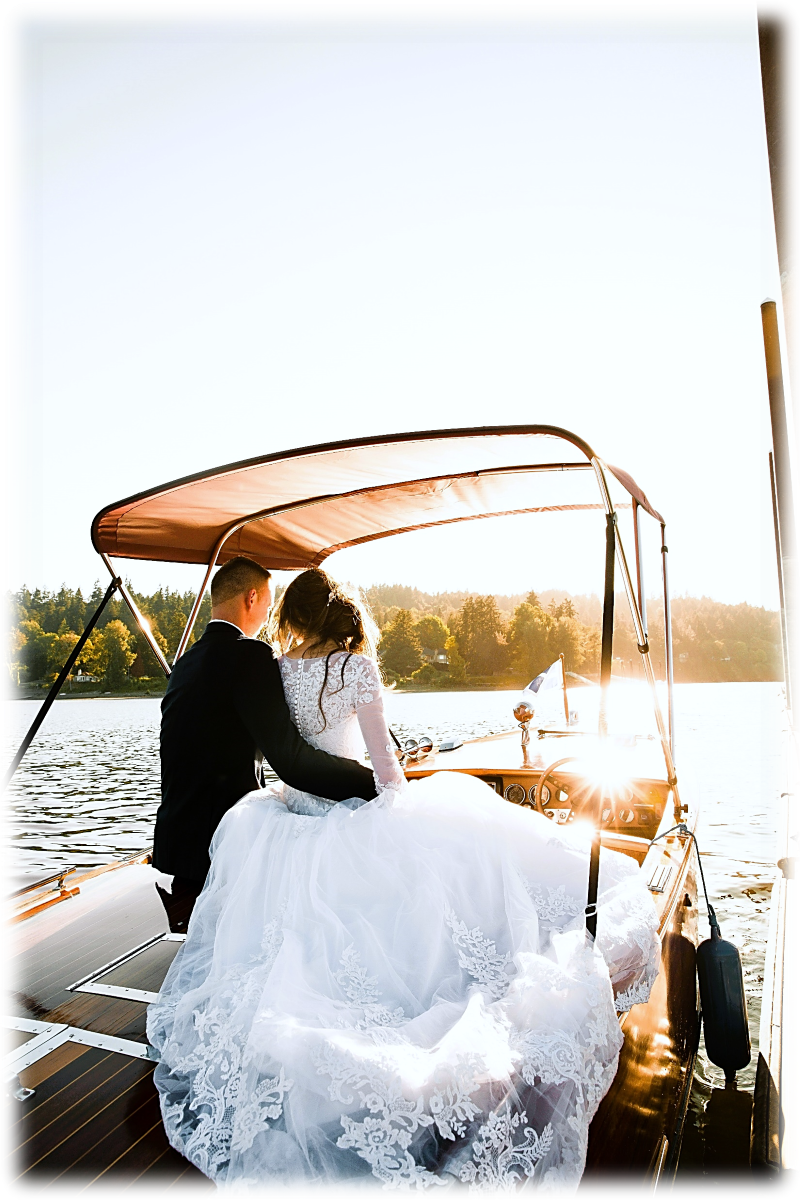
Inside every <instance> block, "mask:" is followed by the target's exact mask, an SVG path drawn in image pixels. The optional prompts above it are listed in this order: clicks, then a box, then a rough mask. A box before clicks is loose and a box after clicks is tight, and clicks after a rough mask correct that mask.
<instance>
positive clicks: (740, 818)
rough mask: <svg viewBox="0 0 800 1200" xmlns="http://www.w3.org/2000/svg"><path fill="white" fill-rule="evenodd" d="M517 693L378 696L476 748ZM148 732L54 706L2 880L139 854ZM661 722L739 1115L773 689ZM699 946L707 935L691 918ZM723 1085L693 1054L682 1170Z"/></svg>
mask: <svg viewBox="0 0 800 1200" xmlns="http://www.w3.org/2000/svg"><path fill="white" fill-rule="evenodd" d="M612 693H613V703H612V705H611V712H610V725H611V729H612V732H613V731H614V730H617V731H619V732H628V731H631V730H633V729H635V730H636V731H638V732H641V731H644V732H648V731H652V729H653V726H652V722H651V720H650V717H649V701H648V697H647V694H646V692H645V690H644V688H643V687H642V685H639V684H634V683H629V684H619V685H615V687H614V688H613V689H612ZM517 694H518V693H517V692H505V691H501V692H485V691H481V692H436V693H405V694H403V693H400V694H390V695H389V696H388V697H387V710H388V714H389V719H390V721H391V723H392V726H393V728H394V729H395V731H396V732H397V734H398V736H400V737H401V738H402V737H404V736H405V737H419V736H420V735H422V734H425V733H427V734H430V735H431V736H432V737H433V738H434V739H435V740H438V739H440V738H442V737H444V736H446V735H452V734H455V735H458V736H459V737H461V738H469V737H480V736H484V735H486V734H490V733H500V732H503V731H506V730H511V729H514V728H515V727H516V726H515V722H514V719H513V716H512V715H511V707H512V701H513V699H514V697H516V696H517ZM597 702H598V695H597V689H595V688H585V689H576V690H575V691H574V692H572V693H571V701H570V703H571V706H572V707H575V708H577V709H578V711H579V714H580V716H581V724H584V723H585V724H586V726H587V727H592V725H593V724H594V723H595V722H596V713H597ZM37 708H38V703H37V702H35V701H8V702H6V714H5V715H6V730H7V744H6V756H7V757H10V755H11V753H12V752H13V749H14V748H15V747H16V745H17V744H18V743H19V741H20V739H21V737H22V735H23V733H24V732H25V730H26V729H27V728H28V726H29V724H30V722H31V721H32V719H33V716H34V714H35V713H36V711H37ZM158 723H159V700H158V699H157V698H154V699H131V700H125V699H119V700H118V699H102V698H98V699H85V700H72V701H70V700H63V701H60V702H59V703H57V704H56V705H55V706H54V708H53V710H52V711H51V713H50V714H49V716H48V718H47V720H46V722H45V725H44V726H43V728H42V729H41V730H40V732H39V735H38V737H37V739H36V741H35V742H34V743H33V745H32V746H31V748H30V750H29V751H28V753H27V755H26V757H25V759H24V760H23V763H22V765H21V766H20V768H19V769H18V771H17V774H16V776H15V778H14V781H13V783H12V785H11V788H10V789H9V799H10V808H11V811H10V822H9V826H10V830H9V832H10V841H11V855H10V857H11V865H12V871H13V872H14V874H15V875H23V874H31V875H33V876H36V875H40V874H44V873H49V872H51V871H52V870H53V869H55V868H56V867H61V866H64V865H66V864H73V865H75V866H77V867H83V868H88V867H93V866H97V865H99V864H100V863H104V862H108V861H109V860H110V859H112V858H124V857H126V856H127V855H130V854H133V853H134V852H136V851H137V850H140V849H144V848H145V847H147V846H149V844H150V843H151V840H152V829H153V820H154V817H155V811H156V808H157V806H158V799H159V777H158ZM675 724H676V761H677V766H678V775H679V778H680V784H681V791H682V796H683V799H684V801H688V802H689V804H690V805H691V807H692V808H694V807H696V806H697V805H699V808H700V820H699V824H698V829H697V836H698V840H699V842H700V846H701V848H702V850H703V853H704V857H703V865H704V870H705V874H706V880H707V883H708V888H709V898H710V900H711V903H712V905H713V906H714V908H715V909H716V912H717V915H718V917H719V920H720V924H721V927H722V934H723V937H725V938H726V939H727V940H728V941H731V942H733V943H734V944H735V945H736V946H738V947H739V949H740V951H741V953H742V961H743V967H744V976H745V987H746V991H747V997H748V1006H749V1017H750V1027H751V1038H752V1040H753V1048H754V1054H753V1059H752V1062H751V1066H750V1067H749V1068H748V1069H747V1070H745V1071H742V1072H740V1073H739V1089H740V1101H739V1102H737V1103H739V1106H740V1108H741V1107H742V1104H746V1103H747V1102H748V1100H747V1097H746V1091H747V1089H750V1090H752V1087H753V1083H754V1079H755V1062H756V1051H757V1046H758V1023H759V1017H760V1008H761V984H762V982H763V964H764V944H765V941H766V937H767V924H768V908H769V901H770V894H771V888H772V883H773V880H774V878H775V867H774V865H773V864H774V859H775V836H776V827H777V815H778V806H779V796H780V792H781V790H782V768H781V763H782V759H781V754H782V730H783V729H784V725H785V718H784V714H783V688H782V686H781V685H780V684H776V683H708V684H703V683H698V684H679V685H677V687H676V689H675ZM595 727H596V725H595ZM701 936H702V937H705V936H707V924H706V922H705V919H703V920H702V921H701ZM723 1086H724V1078H723V1075H722V1072H721V1071H719V1070H718V1069H717V1068H716V1067H714V1066H713V1064H711V1063H710V1062H709V1061H708V1059H707V1058H706V1057H705V1054H704V1053H703V1049H702V1043H701V1052H700V1055H699V1056H698V1063H697V1070H696V1078H695V1085H694V1089H693V1093H692V1100H691V1105H690V1123H689V1129H688V1131H687V1138H686V1143H685V1147H686V1148H685V1152H684V1159H683V1160H682V1162H683V1161H684V1160H685V1161H686V1163H687V1164H688V1166H690V1167H692V1168H693V1169H696V1170H702V1169H703V1166H704V1164H705V1167H706V1169H708V1166H709V1163H710V1162H711V1161H712V1159H713V1157H714V1155H713V1153H712V1149H711V1148H710V1147H711V1144H712V1141H713V1138H715V1137H716V1138H717V1139H719V1138H720V1137H721V1138H722V1141H723V1143H726V1144H727V1145H728V1146H730V1144H731V1140H732V1137H731V1135H732V1133H733V1132H734V1128H733V1125H732V1124H731V1121H732V1120H733V1118H732V1117H731V1116H730V1114H728V1115H727V1116H726V1115H725V1112H723V1115H722V1125H721V1127H714V1126H713V1120H712V1117H713V1115H714V1106H715V1104H716V1105H717V1108H720V1106H721V1105H723V1103H729V1102H733V1101H732V1098H731V1097H730V1095H729V1096H728V1097H727V1099H726V1098H725V1097H723V1096H722V1094H721V1093H722V1088H723ZM718 1101H719V1103H718ZM729 1108H730V1104H729ZM720 1111H722V1109H721V1108H720ZM726 1111H727V1110H726ZM715 1119H716V1118H715ZM736 1120H737V1121H741V1113H739V1114H738V1116H736ZM720 1128H721V1133H720ZM727 1152H729V1151H727ZM724 1153H726V1151H723V1154H724Z"/></svg>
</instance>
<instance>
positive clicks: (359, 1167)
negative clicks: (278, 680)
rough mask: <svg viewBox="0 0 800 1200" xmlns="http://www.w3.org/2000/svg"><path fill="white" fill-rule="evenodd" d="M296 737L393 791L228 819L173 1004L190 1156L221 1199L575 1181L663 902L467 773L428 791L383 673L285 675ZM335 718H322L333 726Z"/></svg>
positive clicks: (353, 661)
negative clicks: (339, 1189)
mask: <svg viewBox="0 0 800 1200" xmlns="http://www.w3.org/2000/svg"><path fill="white" fill-rule="evenodd" d="M280 667H281V672H282V676H283V682H284V689H285V691H286V695H287V698H288V701H289V704H290V708H291V712H292V716H293V718H294V721H295V723H296V724H297V727H298V728H299V730H300V731H301V733H302V734H303V736H304V737H305V738H307V740H308V741H309V742H311V743H312V744H313V745H316V746H318V747H321V748H323V749H325V750H328V751H333V752H334V753H337V754H341V755H346V756H350V757H360V756H361V754H363V747H362V746H361V744H360V739H359V729H360V731H361V734H362V735H363V738H364V741H365V742H366V744H367V747H368V750H369V752H370V759H371V764H372V767H373V770H374V771H375V774H376V780H377V785H378V787H379V795H378V798H377V799H376V800H373V801H372V802H371V803H368V804H364V803H363V802H362V801H360V800H354V801H350V802H343V803H340V804H333V803H329V802H327V801H322V800H319V799H317V798H315V797H313V796H308V795H305V794H304V793H300V792H296V791H293V790H292V789H290V788H288V787H286V788H283V790H282V791H281V790H279V789H275V790H272V791H262V792H254V793H251V794H250V795H249V796H246V797H245V798H244V799H243V800H241V801H240V802H239V803H238V804H237V805H236V806H235V807H234V808H232V809H231V810H230V811H229V812H228V813H227V814H226V816H225V817H224V819H223V821H222V822H221V824H220V826H219V828H218V830H217V833H216V834H215V837H214V841H213V847H212V866H211V871H210V873H209V876H208V880H207V883H206V886H205V888H204V890H203V892H202V894H201V896H200V897H199V899H198V901H197V905H196V907H195V910H194V913H193V915H192V919H191V922H190V925H189V932H188V935H187V938H186V942H185V944H184V945H183V946H182V948H181V949H180V951H179V952H178V955H177V956H176V958H175V961H174V963H173V965H172V967H171V968H170V971H169V974H168V975H167V978H166V980H165V983H164V986H163V988H162V991H161V994H160V996H159V999H158V1001H157V1002H156V1003H155V1004H153V1005H152V1006H151V1008H150V1010H149V1016H148V1033H149V1037H150V1040H151V1042H152V1044H153V1046H155V1047H156V1048H157V1049H158V1051H159V1052H160V1056H161V1059H160V1062H159V1065H158V1067H157V1068H156V1074H155V1079H156V1084H157V1086H158V1089H159V1091H160V1093H161V1105H162V1111H163V1115H164V1124H165V1127H166V1130H167V1134H168V1137H169V1139H170V1141H171V1143H172V1145H173V1146H175V1147H176V1149H178V1150H179V1151H180V1152H181V1153H182V1154H184V1155H185V1156H186V1157H187V1158H188V1159H190V1160H191V1161H192V1162H193V1163H195V1164H196V1166H198V1167H199V1168H200V1170H201V1171H203V1172H205V1174H206V1175H208V1176H210V1177H211V1178H212V1179H214V1180H216V1181H217V1182H218V1183H220V1184H222V1183H224V1184H226V1185H240V1186H252V1187H260V1186H263V1185H265V1184H273V1185H279V1184H294V1183H299V1182H306V1183H311V1182H330V1183H347V1184H348V1186H353V1185H354V1184H357V1183H359V1182H361V1183H365V1184H369V1183H370V1182H372V1183H377V1182H378V1181H380V1183H383V1184H384V1185H386V1186H388V1187H408V1186H415V1187H418V1188H424V1187H427V1186H429V1185H434V1186H435V1185H443V1184H447V1183H449V1184H452V1185H455V1186H456V1187H457V1189H458V1188H461V1187H463V1186H468V1187H469V1188H474V1189H501V1190H504V1189H508V1188H512V1187H515V1186H521V1185H527V1186H535V1185H537V1184H544V1185H550V1186H552V1185H568V1186H573V1187H574V1186H575V1185H577V1183H578V1181H579V1180H580V1177H581V1174H582V1172H583V1167H584V1163H585V1158H586V1145H587V1136H588V1128H589V1123H590V1121H591V1119H592V1117H593V1115H594V1113H595V1111H596V1109H597V1106H598V1104H599V1103H600V1100H601V1099H602V1097H603V1096H604V1095H605V1093H606V1091H607V1090H608V1088H609V1086H610V1084H611V1081H612V1079H613V1078H614V1073H615V1071H616V1069H617V1059H618V1055H619V1050H620V1046H621V1044H622V1035H621V1033H620V1028H619V1020H618V1012H620V1011H622V1010H623V1009H626V1008H629V1007H630V1006H631V1005H632V1004H635V1003H640V1002H642V1001H644V1000H646V999H647V997H648V995H649V992H650V987H651V985H652V982H653V980H654V978H655V975H656V973H657V970H658V941H657V938H656V935H655V930H656V920H655V909H654V905H653V902H652V898H651V897H650V894H649V893H648V891H647V889H646V888H645V886H644V883H643V882H642V880H641V878H640V875H639V872H638V869H637V867H636V864H635V863H634V862H633V861H632V860H631V859H630V858H627V857H625V856H623V855H619V854H613V853H610V852H609V853H606V852H603V856H602V863H601V872H600V904H599V919H598V938H597V942H596V944H595V945H593V946H592V945H587V940H586V935H585V931H584V919H583V910H584V905H585V902H586V888H587V877H588V844H586V843H584V842H582V841H581V840H580V838H579V836H578V835H577V834H576V833H573V832H572V831H571V829H569V828H567V829H564V828H560V827H554V826H553V825H552V824H551V823H550V822H549V821H548V820H547V819H546V818H545V817H543V816H541V815H539V814H538V813H535V812H531V811H530V810H527V809H526V810H523V809H520V808H517V807H515V806H514V805H511V804H509V803H508V802H506V801H505V800H502V799H501V798H500V797H499V796H496V795H495V794H494V792H493V791H492V790H491V789H490V788H489V787H488V786H487V785H486V784H484V783H482V782H481V781H479V780H477V779H474V778H471V777H469V776H464V775H458V774H455V773H449V772H444V773H440V774H438V775H434V776H432V777H431V778H429V779H427V780H423V781H421V782H419V783H412V784H410V785H407V784H406V783H405V781H404V779H403V776H402V773H401V771H400V769H399V767H398V765H397V762H396V759H395V757H394V754H393V753H392V751H391V748H390V747H389V745H388V742H389V735H388V732H387V729H386V723H385V719H384V715H383V704H382V699H381V687H380V681H379V677H378V673H377V670H376V668H375V666H374V664H373V663H372V661H371V660H370V659H367V658H363V657H360V656H357V655H353V656H346V655H344V654H336V655H334V656H333V657H332V658H331V661H330V668H329V676H328V683H327V685H326V688H325V693H324V695H323V697H322V711H321V710H320V703H319V701H320V689H321V687H322V681H323V675H324V670H325V660H324V659H308V660H305V661H303V660H294V659H287V658H283V659H282V660H281V662H280ZM323 712H324V716H323Z"/></svg>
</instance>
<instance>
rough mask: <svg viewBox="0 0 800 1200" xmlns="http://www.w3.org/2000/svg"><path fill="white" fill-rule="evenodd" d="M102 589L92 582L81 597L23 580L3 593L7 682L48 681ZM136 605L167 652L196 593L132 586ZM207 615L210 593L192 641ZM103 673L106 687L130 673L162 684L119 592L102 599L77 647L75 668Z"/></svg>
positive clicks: (115, 686)
mask: <svg viewBox="0 0 800 1200" xmlns="http://www.w3.org/2000/svg"><path fill="white" fill-rule="evenodd" d="M103 595H104V589H103V588H102V587H101V586H100V584H99V583H96V584H95V586H94V590H93V591H92V593H91V595H90V596H88V597H87V598H86V599H84V597H83V594H82V592H81V589H80V588H77V589H75V590H73V589H72V588H68V587H62V588H61V589H60V591H58V592H48V591H42V590H41V589H39V588H37V589H36V590H35V591H33V592H32V591H30V590H29V589H28V588H25V587H23V588H21V589H20V591H18V592H14V593H12V594H10V595H9V596H8V597H7V603H8V609H9V611H10V616H11V630H10V633H9V638H8V654H7V663H8V669H9V674H10V676H11V679H12V681H13V682H15V683H17V684H23V683H37V682H41V683H51V682H52V681H53V680H54V679H55V678H56V676H57V675H58V672H59V671H60V670H61V667H62V666H63V664H64V663H65V662H66V660H67V658H68V657H69V655H70V653H71V651H72V649H73V647H74V646H75V644H76V642H77V641H78V638H79V636H80V634H82V633H83V631H84V629H85V628H86V623H87V621H88V620H89V619H90V618H91V616H92V613H94V612H95V610H96V609H97V607H98V605H99V604H100V601H101V600H102V598H103ZM132 595H133V598H134V600H135V601H136V604H137V605H138V607H139V611H140V612H141V613H142V615H143V616H144V617H146V618H147V622H148V624H149V626H150V629H151V632H152V634H153V637H154V640H155V641H156V643H157V644H158V646H159V648H160V649H161V651H162V653H163V654H164V655H165V656H166V657H167V659H171V658H172V656H173V655H174V654H175V651H176V650H177V649H178V643H179V641H180V638H181V634H182V633H183V630H184V628H185V626H186V621H187V619H188V616H189V613H190V611H191V608H192V605H193V604H194V600H195V593H194V592H177V591H171V590H170V589H169V588H159V589H158V591H157V592H153V594H152V595H150V596H146V595H144V594H142V593H139V592H135V591H132ZM210 616H211V597H210V596H209V595H208V594H206V596H205V597H204V599H203V603H202V605H201V607H200V613H199V617H198V620H197V622H196V624H195V628H194V632H193V634H192V638H191V640H190V644H191V643H192V642H193V641H194V640H195V638H197V637H199V636H200V635H201V634H202V632H203V630H204V629H205V627H206V624H207V623H208V619H209V617H210ZM78 674H81V675H88V676H91V677H93V678H94V679H98V680H100V681H102V683H103V685H104V687H105V688H106V689H107V690H110V691H120V690H125V688H126V687H130V686H131V685H132V684H133V683H134V682H135V681H137V680H142V681H145V682H147V681H150V680H152V681H153V683H154V685H155V686H156V687H159V686H161V684H162V682H163V679H164V675H163V672H162V670H161V667H160V666H159V664H158V661H157V660H156V657H155V655H154V654H153V651H152V650H151V649H150V647H149V645H148V644H147V640H146V638H145V637H144V635H143V634H142V632H141V630H140V629H139V626H138V625H137V624H136V621H135V620H134V619H133V616H132V615H131V611H130V609H129V608H128V606H127V604H126V603H125V601H124V600H121V599H119V598H118V597H114V598H113V599H112V600H110V601H109V602H108V604H107V605H106V607H105V609H104V610H103V613H102V615H101V617H100V620H99V621H98V622H97V625H96V626H95V628H94V629H93V631H92V634H91V636H90V638H89V640H88V641H87V642H86V644H85V646H84V647H83V649H82V651H81V654H80V658H79V659H78V662H77V663H76V665H75V669H74V671H73V676H74V675H78Z"/></svg>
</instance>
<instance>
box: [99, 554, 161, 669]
mask: <svg viewBox="0 0 800 1200" xmlns="http://www.w3.org/2000/svg"><path fill="white" fill-rule="evenodd" d="M100 557H101V558H102V560H103V562H104V563H105V564H106V566H107V567H108V569H109V572H110V573H111V577H112V579H116V581H117V587H118V588H119V594H120V596H122V599H123V600H124V601H125V603H126V604H127V606H128V608H129V609H130V611H131V615H132V616H133V619H134V621H135V622H136V624H137V625H138V626H139V628H140V629H141V631H142V636H143V637H144V640H145V641H146V642H147V644H148V646H149V647H150V649H151V650H152V651H153V654H154V655H155V656H156V661H157V662H158V665H159V666H160V667H161V670H162V671H163V672H164V674H165V675H166V677H167V679H169V677H170V675H171V674H172V668H171V667H170V665H169V663H168V662H167V660H166V658H165V657H164V653H163V651H162V649H161V647H160V646H159V644H158V642H157V641H156V639H155V638H154V637H153V631H152V630H151V628H150V625H149V623H148V621H147V620H146V619H145V617H143V616H142V614H141V613H140V612H139V608H138V606H137V604H136V601H135V600H134V598H133V596H132V595H131V594H130V592H129V591H128V589H127V588H126V587H125V584H124V583H123V582H122V580H121V579H120V578H119V576H118V575H117V573H116V571H115V570H114V567H113V565H112V563H111V559H110V558H109V557H108V555H107V554H106V553H105V552H104V551H102V550H101V551H100Z"/></svg>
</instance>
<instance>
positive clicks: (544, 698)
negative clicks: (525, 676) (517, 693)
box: [522, 654, 570, 724]
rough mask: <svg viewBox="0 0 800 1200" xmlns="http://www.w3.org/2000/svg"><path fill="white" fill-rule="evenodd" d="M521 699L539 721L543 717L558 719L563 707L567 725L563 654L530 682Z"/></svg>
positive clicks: (565, 678) (567, 713) (568, 719)
mask: <svg viewBox="0 0 800 1200" xmlns="http://www.w3.org/2000/svg"><path fill="white" fill-rule="evenodd" d="M522 699H523V700H524V701H525V702H526V703H527V704H529V705H530V706H531V708H532V709H533V710H534V712H535V714H536V716H537V718H538V719H539V720H542V719H543V718H545V716H546V717H548V718H549V719H550V720H553V719H559V718H560V716H561V715H562V714H561V709H562V706H563V716H564V718H565V720H566V721H567V724H569V721H570V717H569V706H568V704H567V676H566V672H565V670H564V656H563V654H562V655H559V657H558V658H557V659H556V661H555V662H554V663H553V664H552V666H550V667H548V668H547V670H546V671H542V673H541V675H537V676H536V678H535V679H532V680H531V682H530V683H529V684H528V685H527V687H526V688H525V689H524V690H523V692H522ZM559 701H560V702H559Z"/></svg>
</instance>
